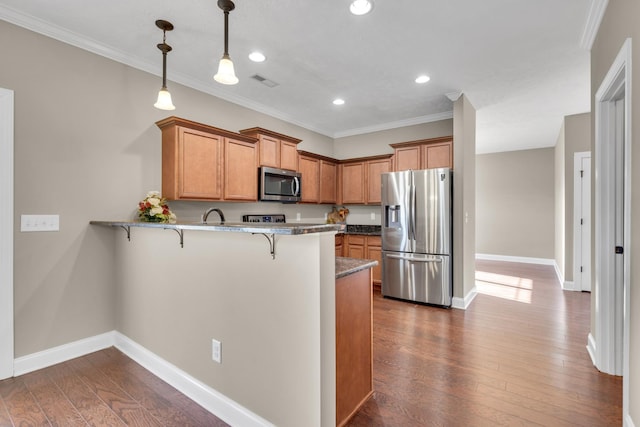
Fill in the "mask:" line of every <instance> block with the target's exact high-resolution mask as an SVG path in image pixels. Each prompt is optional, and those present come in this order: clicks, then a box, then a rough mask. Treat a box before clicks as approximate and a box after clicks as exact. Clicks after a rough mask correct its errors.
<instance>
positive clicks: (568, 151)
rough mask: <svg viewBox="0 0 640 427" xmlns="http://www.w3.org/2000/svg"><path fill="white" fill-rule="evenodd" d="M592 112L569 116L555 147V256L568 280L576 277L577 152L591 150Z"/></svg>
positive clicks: (565, 119) (570, 280)
mask: <svg viewBox="0 0 640 427" xmlns="http://www.w3.org/2000/svg"><path fill="white" fill-rule="evenodd" d="M590 142H591V113H583V114H574V115H571V116H566V117H565V118H564V121H563V123H562V129H561V130H560V134H559V135H558V140H557V142H556V147H555V189H556V198H555V203H556V216H555V221H556V238H555V259H556V263H557V264H558V268H559V270H560V273H561V274H562V275H563V277H564V280H565V281H567V282H572V281H573V276H574V263H573V254H574V250H573V249H574V248H573V243H574V242H573V234H574V233H573V229H574V221H573V211H574V209H573V204H574V200H573V197H574V191H573V187H574V173H575V171H574V158H575V153H580V152H586V151H590V150H591V145H590Z"/></svg>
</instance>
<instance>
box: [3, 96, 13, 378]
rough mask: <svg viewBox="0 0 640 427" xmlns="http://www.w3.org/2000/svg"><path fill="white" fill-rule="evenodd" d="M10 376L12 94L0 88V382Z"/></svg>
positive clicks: (11, 326)
mask: <svg viewBox="0 0 640 427" xmlns="http://www.w3.org/2000/svg"><path fill="white" fill-rule="evenodd" d="M12 376H13V91H10V90H7V89H2V88H0V379H4V378H9V377H12Z"/></svg>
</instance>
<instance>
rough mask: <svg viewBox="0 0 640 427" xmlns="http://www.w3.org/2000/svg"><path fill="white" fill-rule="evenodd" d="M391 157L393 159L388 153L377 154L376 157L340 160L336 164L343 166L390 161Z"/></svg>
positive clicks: (391, 154)
mask: <svg viewBox="0 0 640 427" xmlns="http://www.w3.org/2000/svg"><path fill="white" fill-rule="evenodd" d="M391 157H393V153H390V154H379V155H377V156H368V157H357V158H352V159H342V160H338V163H340V164H345V163H359V162H368V161H372V160H385V159H390V158H391Z"/></svg>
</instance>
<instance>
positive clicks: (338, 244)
mask: <svg viewBox="0 0 640 427" xmlns="http://www.w3.org/2000/svg"><path fill="white" fill-rule="evenodd" d="M343 242H344V235H342V234H336V256H337V257H338V256H343V255H342V254H343V250H342V248H343Z"/></svg>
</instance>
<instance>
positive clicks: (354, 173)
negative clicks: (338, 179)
mask: <svg viewBox="0 0 640 427" xmlns="http://www.w3.org/2000/svg"><path fill="white" fill-rule="evenodd" d="M340 166H341V168H342V203H344V204H349V203H365V194H366V193H365V163H364V162H354V163H343V164H342V165H340Z"/></svg>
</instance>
